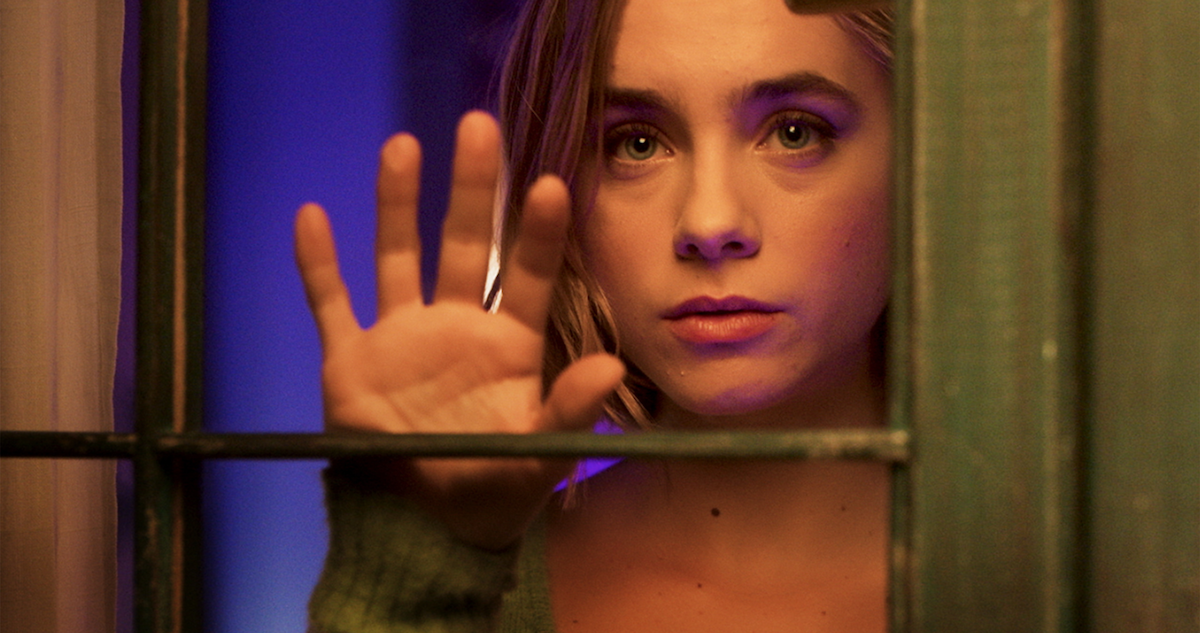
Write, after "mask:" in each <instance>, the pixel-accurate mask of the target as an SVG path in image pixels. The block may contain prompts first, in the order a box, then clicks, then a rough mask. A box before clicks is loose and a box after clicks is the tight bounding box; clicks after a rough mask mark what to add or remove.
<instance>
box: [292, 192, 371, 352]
mask: <svg viewBox="0 0 1200 633" xmlns="http://www.w3.org/2000/svg"><path fill="white" fill-rule="evenodd" d="M296 264H297V265H298V266H299V268H300V277H301V279H303V281H304V291H305V293H306V294H307V296H308V305H309V308H310V309H311V310H312V313H313V317H314V318H315V319H316V321H317V330H318V331H319V332H320V335H321V346H322V347H323V348H324V349H325V350H329V348H330V346H331V345H332V344H333V342H334V341H336V340H337V339H338V338H340V337H342V336H344V335H346V334H348V333H350V332H353V331H354V330H356V329H358V327H359V326H358V320H357V319H356V318H355V316H354V311H353V310H352V309H351V307H350V293H349V292H347V291H346V284H345V282H344V281H343V280H342V274H341V273H340V272H339V271H338V263H337V251H336V249H335V248H334V244H333V231H332V230H331V229H330V227H329V218H328V217H327V216H326V215H325V211H324V209H322V208H321V207H320V205H316V204H311V203H309V204H306V205H304V206H302V207H300V211H299V212H298V213H297V214H296Z"/></svg>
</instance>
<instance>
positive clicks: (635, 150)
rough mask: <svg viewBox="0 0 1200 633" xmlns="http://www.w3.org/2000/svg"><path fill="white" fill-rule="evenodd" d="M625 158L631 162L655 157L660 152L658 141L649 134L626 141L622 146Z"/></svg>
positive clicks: (639, 135)
mask: <svg viewBox="0 0 1200 633" xmlns="http://www.w3.org/2000/svg"><path fill="white" fill-rule="evenodd" d="M621 149H622V150H623V153H624V156H623V158H627V159H629V160H637V161H642V160H648V159H650V158H653V157H654V154H655V152H656V151H657V150H658V140H657V139H655V138H654V137H653V136H650V135H648V134H635V135H633V136H630V137H629V138H626V139H625V142H624V143H622V144H621Z"/></svg>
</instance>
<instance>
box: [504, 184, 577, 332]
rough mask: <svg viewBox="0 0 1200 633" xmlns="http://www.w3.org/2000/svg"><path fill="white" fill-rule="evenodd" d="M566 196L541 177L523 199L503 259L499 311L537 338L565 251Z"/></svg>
mask: <svg viewBox="0 0 1200 633" xmlns="http://www.w3.org/2000/svg"><path fill="white" fill-rule="evenodd" d="M570 206H571V204H570V194H569V193H568V191H567V186H566V184H564V183H563V181H562V180H560V179H559V178H558V177H556V176H543V177H541V178H539V179H538V180H537V182H535V183H533V186H532V187H530V188H529V193H528V194H527V195H526V196H525V208H524V213H523V214H522V216H521V225H520V227H519V229H518V231H517V238H516V240H515V241H514V242H513V252H512V254H511V256H510V257H508V259H507V261H506V268H505V271H504V277H503V288H504V298H503V299H502V300H501V301H500V312H502V313H504V314H508V315H510V316H512V317H514V318H516V319H517V320H518V321H521V322H522V323H524V324H525V325H526V326H528V327H529V328H530V329H532V330H533V331H534V332H537V333H538V334H541V333H542V331H543V329H544V328H545V326H546V315H547V314H548V313H549V311H550V300H551V297H552V295H553V293H554V284H555V283H556V282H557V281H558V271H559V269H560V268H562V258H563V251H564V250H565V249H566V241H567V225H568V223H569V222H570V214H571V209H570Z"/></svg>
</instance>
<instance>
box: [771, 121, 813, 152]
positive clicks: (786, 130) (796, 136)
mask: <svg viewBox="0 0 1200 633" xmlns="http://www.w3.org/2000/svg"><path fill="white" fill-rule="evenodd" d="M775 135H776V136H777V137H778V138H779V143H780V144H781V145H783V146H784V147H786V148H788V149H802V148H804V147H805V146H806V145H808V144H809V143H811V142H812V140H813V131H812V128H810V127H809V126H807V125H804V124H802V123H797V122H794V121H793V122H789V123H784V124H783V125H780V126H779V128H778V129H777V130H776V131H775Z"/></svg>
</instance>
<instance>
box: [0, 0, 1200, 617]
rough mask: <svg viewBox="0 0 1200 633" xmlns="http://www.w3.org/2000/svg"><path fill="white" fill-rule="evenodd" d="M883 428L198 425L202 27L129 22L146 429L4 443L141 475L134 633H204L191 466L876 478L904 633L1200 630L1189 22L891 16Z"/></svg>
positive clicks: (1198, 81) (1072, 4)
mask: <svg viewBox="0 0 1200 633" xmlns="http://www.w3.org/2000/svg"><path fill="white" fill-rule="evenodd" d="M898 9H899V15H900V16H902V17H901V19H900V24H899V33H898V38H899V43H898V46H899V63H898V66H897V70H896V112H897V114H896V123H897V127H896V130H897V137H896V145H897V156H898V157H899V160H898V161H897V167H896V172H895V175H896V178H895V180H896V187H895V190H896V204H895V207H896V210H897V212H896V218H897V220H896V232H895V234H896V240H895V251H896V252H895V262H896V267H895V284H894V288H895V291H894V299H893V303H892V305H891V307H890V309H889V310H890V312H889V319H890V320H889V327H890V333H891V336H890V343H889V345H890V348H891V349H890V357H889V363H890V369H889V371H890V377H891V385H890V391H891V393H890V396H889V397H890V416H891V422H890V427H889V428H888V429H882V430H876V431H855V432H841V431H828V432H824V431H823V432H793V433H738V432H728V433H712V434H687V433H672V434H665V433H664V434H645V435H638V436H621V437H613V436H591V435H585V434H550V435H542V436H533V437H525V436H520V437H517V436H496V435H486V436H447V435H432V436H410V437H386V438H371V439H365V438H348V437H334V436H325V435H313V434H278V435H250V434H238V435H229V434H211V433H205V432H204V431H203V430H202V429H201V428H200V426H199V425H200V422H199V421H200V411H201V402H200V395H199V394H200V385H201V379H202V377H201V375H200V367H201V364H200V358H201V352H202V350H201V337H200V328H201V323H200V316H201V297H202V292H201V289H202V284H203V280H202V279H201V273H200V271H201V269H202V266H201V256H202V244H203V235H202V227H203V222H202V218H203V177H204V173H203V154H204V136H203V134H204V113H203V104H204V103H205V99H204V90H205V88H204V80H205V68H204V59H205V39H206V14H207V6H206V3H204V2H202V1H197V0H172V1H162V2H147V3H145V6H144V7H143V10H142V11H143V12H142V21H143V25H142V41H143V52H142V55H143V61H142V63H143V69H142V73H141V76H142V78H143V79H142V80H143V86H142V106H141V108H142V115H141V116H142V128H141V129H142V150H141V155H142V158H141V166H140V175H139V178H140V185H139V189H140V193H139V206H140V209H141V217H140V218H139V245H138V249H139V260H140V261H139V270H138V309H137V314H138V337H137V346H138V358H137V368H138V369H137V371H138V376H137V396H136V397H137V422H136V430H135V432H133V433H129V434H114V433H27V432H3V433H2V434H0V438H2V439H0V456H3V457H44V458H119V459H130V460H132V462H133V464H134V470H135V491H136V492H135V498H136V500H135V505H136V518H135V523H136V525H135V533H136V571H135V577H136V580H135V582H136V589H135V593H136V596H135V611H136V627H137V630H138V631H139V632H140V633H150V632H163V633H165V632H167V631H188V630H195V629H196V628H197V626H198V625H197V622H199V619H198V618H197V617H196V616H197V614H198V612H199V611H198V609H199V607H198V605H196V604H194V602H193V601H192V600H191V599H190V598H189V596H192V595H196V594H195V592H192V591H186V590H184V589H185V588H186V587H188V586H190V585H191V583H195V582H197V576H196V572H195V569H196V568H197V567H198V566H197V565H196V564H195V563H196V561H195V556H196V547H195V545H196V542H197V539H196V538H195V536H196V535H194V534H192V533H191V532H190V531H189V530H190V529H191V528H190V527H189V526H190V525H194V522H191V519H190V518H189V517H190V516H192V515H193V514H194V513H195V512H196V511H197V510H196V506H197V503H196V499H197V486H198V483H197V482H198V477H197V472H198V466H199V464H200V461H201V460H204V459H219V458H233V457H238V458H276V459H287V458H302V457H306V458H307V457H329V456H344V455H365V454H385V453H386V454H405V455H447V456H448V455H513V454H536V455H558V456H584V455H596V454H599V455H609V456H644V457H651V456H657V457H684V456H700V455H705V456H719V457H727V458H731V459H732V458H745V457H763V456H770V457H780V458H840V459H875V460H884V461H887V462H890V463H892V464H894V473H895V478H894V481H895V484H894V500H893V509H894V510H893V512H894V521H893V532H894V534H893V539H892V540H893V548H892V569H893V574H892V604H891V608H892V630H893V631H895V632H896V633H904V632H906V633H933V632H938V633H944V632H946V631H996V632H1017V631H1020V632H1023V633H1024V632H1044V633H1050V632H1059V633H1066V632H1069V631H1091V632H1095V633H1104V632H1113V633H1117V632H1120V633H1129V632H1140V631H1156V632H1162V631H1167V632H1183V631H1195V630H1197V629H1200V527H1198V526H1200V184H1198V183H1200V3H1196V2H1195V0H1154V1H1153V2H1138V1H1135V0H1005V1H1001V0H907V1H903V0H902V1H901V2H900V3H899V6H898Z"/></svg>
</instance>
